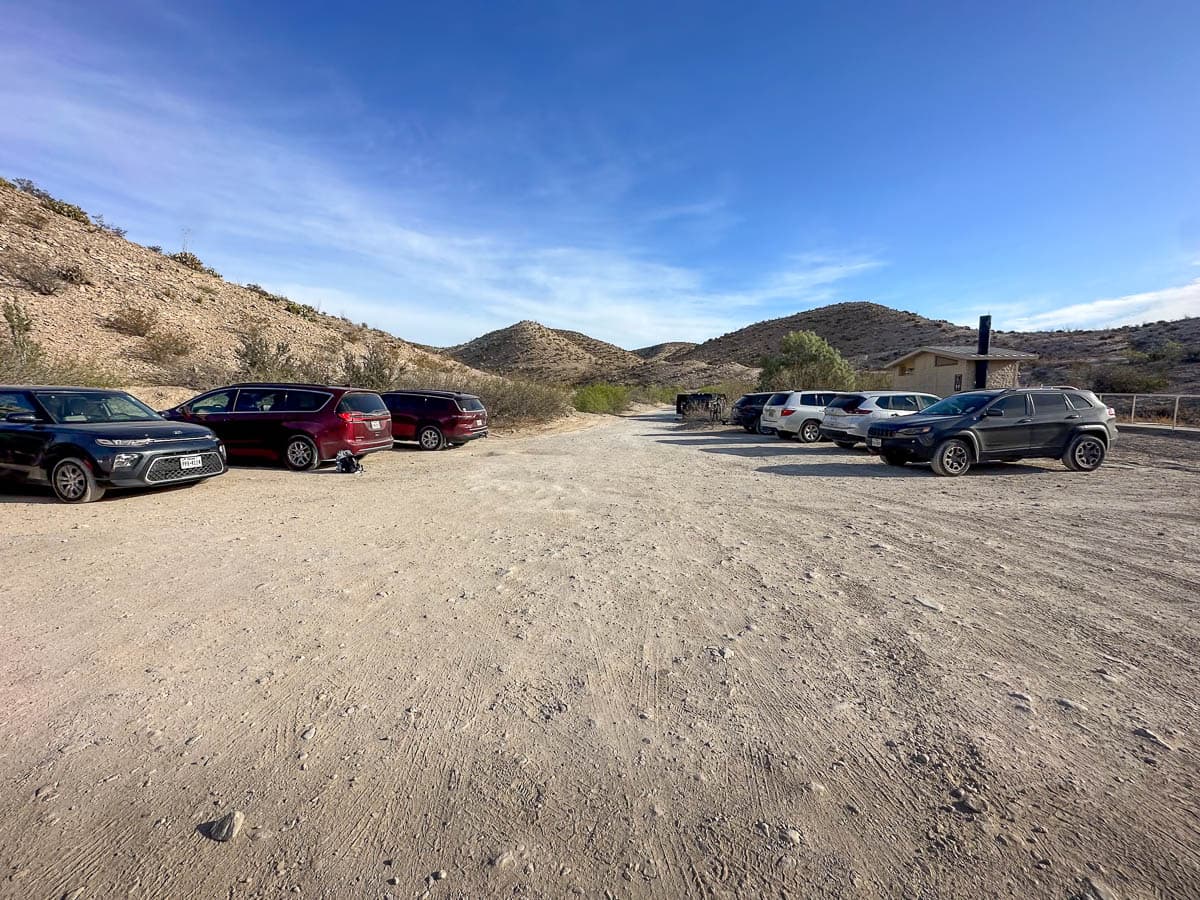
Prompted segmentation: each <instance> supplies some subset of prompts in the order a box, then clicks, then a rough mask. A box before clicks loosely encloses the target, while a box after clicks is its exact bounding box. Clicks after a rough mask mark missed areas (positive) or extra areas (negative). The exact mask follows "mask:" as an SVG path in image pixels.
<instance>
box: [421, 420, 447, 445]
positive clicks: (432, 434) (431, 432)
mask: <svg viewBox="0 0 1200 900" xmlns="http://www.w3.org/2000/svg"><path fill="white" fill-rule="evenodd" d="M417 444H418V445H420V447H421V449H422V450H441V449H442V448H443V447H445V446H446V438H445V436H444V435H443V434H442V430H441V429H440V428H438V427H437V426H436V425H426V426H425V427H424V428H422V429H421V430H420V431H418V432H417Z"/></svg>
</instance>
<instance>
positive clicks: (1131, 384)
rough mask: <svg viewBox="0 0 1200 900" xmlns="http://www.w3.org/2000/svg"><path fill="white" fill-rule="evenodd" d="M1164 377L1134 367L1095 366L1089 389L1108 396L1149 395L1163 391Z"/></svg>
mask: <svg viewBox="0 0 1200 900" xmlns="http://www.w3.org/2000/svg"><path fill="white" fill-rule="evenodd" d="M1169 383H1170V380H1169V379H1168V378H1167V376H1166V375H1163V374H1160V373H1158V372H1154V371H1151V370H1147V369H1145V368H1142V367H1139V366H1134V365H1115V366H1097V367H1096V368H1094V369H1092V370H1091V388H1092V390H1094V391H1098V392H1100V393H1104V394H1108V393H1112V394H1149V393H1154V392H1155V391H1162V390H1165V389H1166V387H1167V385H1168V384H1169Z"/></svg>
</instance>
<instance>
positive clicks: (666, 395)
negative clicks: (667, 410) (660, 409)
mask: <svg viewBox="0 0 1200 900" xmlns="http://www.w3.org/2000/svg"><path fill="white" fill-rule="evenodd" d="M682 393H683V390H682V389H681V388H679V387H674V386H672V385H669V384H644V385H639V386H637V387H635V388H633V389H632V391H631V393H630V395H629V399H630V400H631V401H632V402H633V403H653V404H657V405H659V406H661V405H663V404H667V405H670V406H674V405H675V395H676V394H682Z"/></svg>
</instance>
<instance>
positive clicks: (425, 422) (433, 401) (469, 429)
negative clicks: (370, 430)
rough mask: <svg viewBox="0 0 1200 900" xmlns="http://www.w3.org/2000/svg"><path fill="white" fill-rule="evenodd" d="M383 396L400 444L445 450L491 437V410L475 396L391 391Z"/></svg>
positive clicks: (423, 448) (456, 393) (436, 392)
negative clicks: (489, 411) (414, 442)
mask: <svg viewBox="0 0 1200 900" xmlns="http://www.w3.org/2000/svg"><path fill="white" fill-rule="evenodd" d="M380 396H382V397H383V402H384V403H386V404H387V408H388V411H389V412H391V414H392V435H393V436H394V437H395V438H396V440H398V441H416V442H417V444H418V446H420V448H421V449H422V450H441V449H442V448H443V447H446V446H450V447H461V446H462V445H463V444H465V443H466V442H467V441H473V440H475V439H476V438H481V437H487V434H488V414H487V410H486V409H484V407H483V403H482V401H480V399H479V398H478V397H476V396H474V395H473V394H460V393H459V392H458V391H388V392H387V393H385V394H381V395H380Z"/></svg>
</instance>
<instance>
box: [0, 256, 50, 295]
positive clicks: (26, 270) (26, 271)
mask: <svg viewBox="0 0 1200 900" xmlns="http://www.w3.org/2000/svg"><path fill="white" fill-rule="evenodd" d="M0 271H4V272H7V273H8V274H9V275H11V276H12V277H13V278H15V279H16V280H17V281H18V282H19V283H21V284H23V285H24V286H25V287H27V288H29V290H31V291H33V292H34V293H35V294H42V295H43V296H46V297H49V296H52V295H54V294H57V293H58V292H59V291H60V290H62V280H61V279H60V278H59V277H58V271H57V270H56V269H54V268H52V267H50V266H47V265H46V264H45V263H42V262H39V261H38V260H36V259H32V258H30V257H28V256H24V255H22V254H20V253H16V252H10V253H6V254H4V255H3V256H0Z"/></svg>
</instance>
